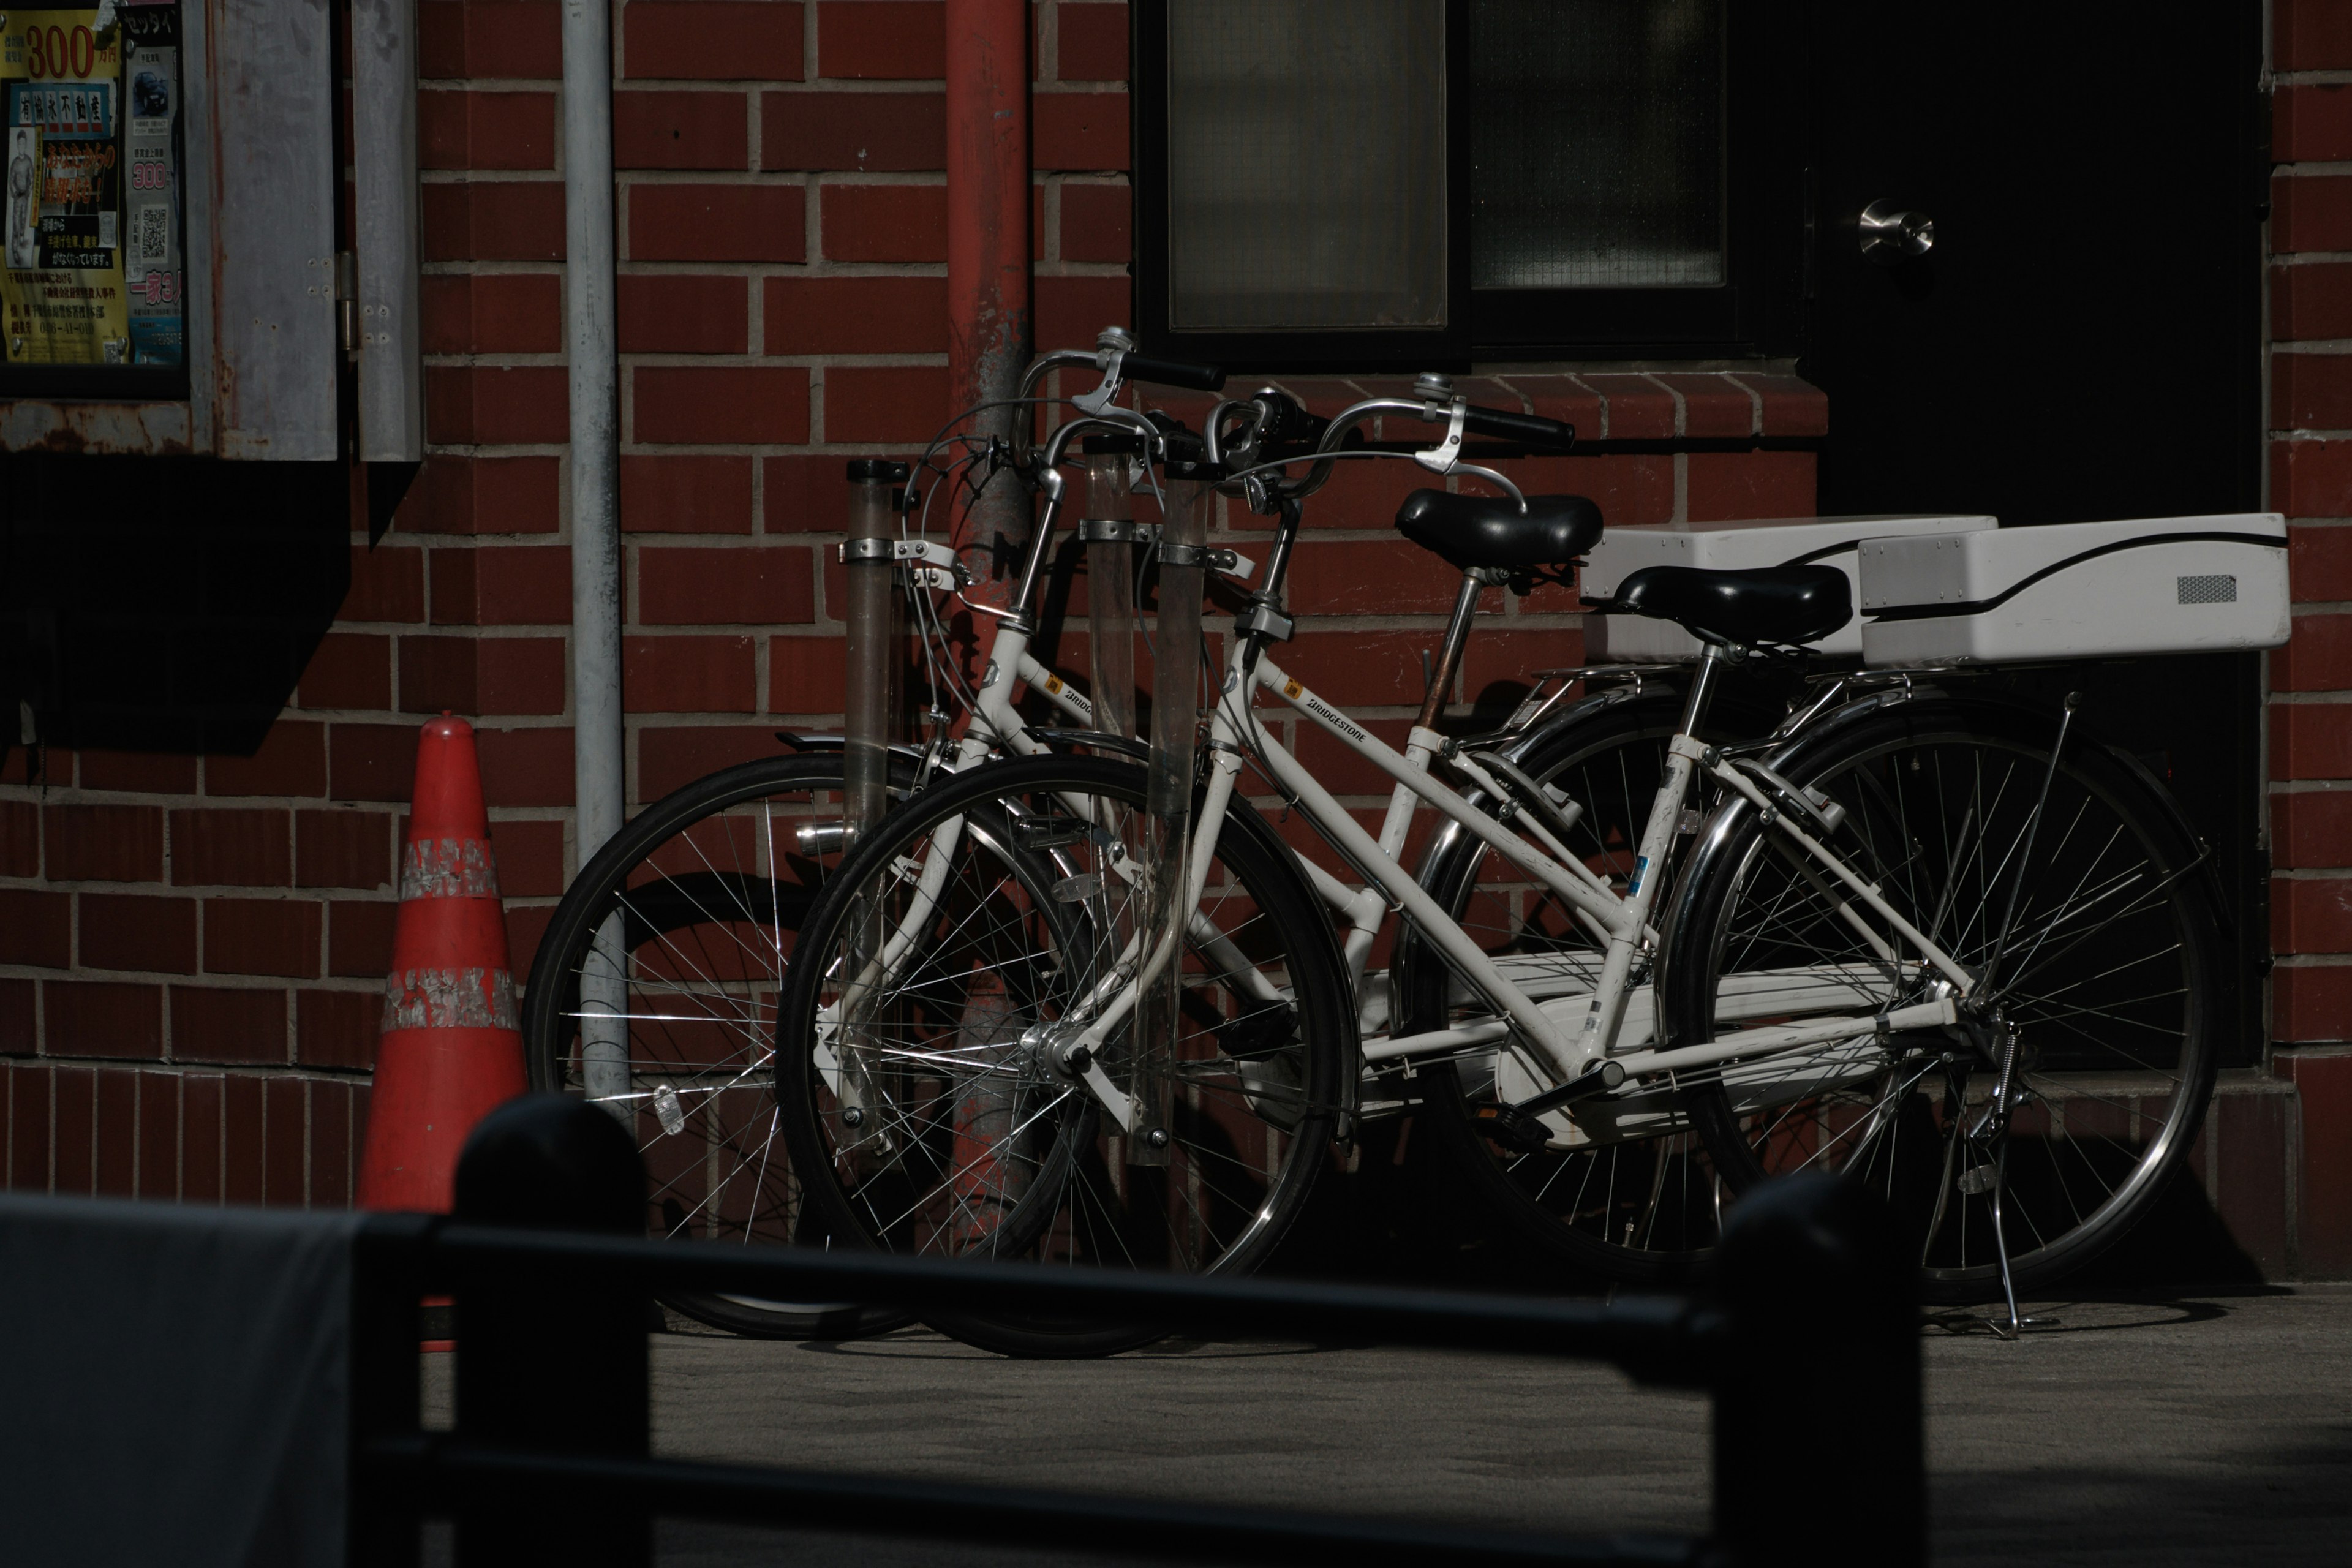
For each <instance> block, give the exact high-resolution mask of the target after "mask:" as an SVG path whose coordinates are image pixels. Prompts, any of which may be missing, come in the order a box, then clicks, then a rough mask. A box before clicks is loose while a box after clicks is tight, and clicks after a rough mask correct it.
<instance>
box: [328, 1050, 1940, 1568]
mask: <svg viewBox="0 0 2352 1568" xmlns="http://www.w3.org/2000/svg"><path fill="white" fill-rule="evenodd" d="M643 1179H644V1178H643V1173H642V1169H641V1167H640V1166H639V1164H638V1162H637V1156H636V1153H635V1150H634V1148H633V1147H632V1146H631V1144H630V1141H629V1140H628V1139H627V1137H626V1136H625V1135H621V1134H620V1132H619V1129H618V1125H617V1123H615V1122H614V1121H612V1120H611V1119H609V1118H607V1117H605V1116H604V1114H603V1113H602V1112H601V1111H597V1110H592V1109H589V1108H586V1107H584V1106H583V1105H581V1104H580V1103H579V1102H577V1101H571V1100H559V1099H557V1098H556V1097H552V1096H548V1097H540V1098H536V1099H533V1100H517V1101H513V1102H510V1103H509V1105H508V1106H506V1107H502V1108H501V1109H500V1110H499V1111H497V1112H495V1113H493V1115H492V1117H491V1118H490V1119H488V1121H485V1122H484V1123H483V1125H482V1127H481V1128H480V1129H479V1130H478V1131H477V1133H476V1135H475V1138H474V1140H473V1141H472V1142H469V1143H468V1145H467V1152H466V1156H465V1160H464V1162H463V1163H462V1164H461V1165H460V1168H459V1177H458V1194H457V1215H456V1216H455V1217H453V1218H451V1219H446V1220H444V1219H440V1218H437V1217H429V1216H423V1215H382V1216H376V1217H373V1218H372V1219H370V1220H369V1221H368V1222H367V1223H366V1226H365V1228H364V1229H363V1231H362V1235H361V1237H360V1241H359V1253H358V1257H359V1267H358V1269H357V1272H356V1278H355V1283H354V1337H353V1345H354V1366H353V1381H352V1394H353V1402H352V1403H353V1411H354V1421H353V1431H352V1468H351V1476H352V1542H353V1553H352V1560H353V1562H355V1563H369V1564H387V1565H388V1564H392V1563H398V1564H400V1565H401V1568H409V1565H411V1564H414V1563H415V1562H416V1560H417V1552H418V1542H419V1539H420V1535H419V1526H420V1523H421V1521H423V1520H424V1519H425V1518H427V1517H436V1516H442V1517H449V1518H452V1519H454V1520H455V1521H456V1524H457V1551H458V1561H459V1563H461V1564H467V1565H478V1564H481V1563H500V1564H505V1563H523V1562H547V1563H564V1564H565V1565H566V1568H587V1565H589V1564H597V1565H604V1564H614V1565H618V1564H624V1563H626V1564H643V1563H651V1562H652V1560H653V1548H652V1521H653V1519H654V1518H655V1517H656V1516H664V1517H697V1518H711V1519H725V1520H732V1521H747V1522H757V1523H762V1524H768V1525H774V1526H784V1527H792V1528H795V1529H808V1530H829V1531H864V1532H887V1533H891V1534H898V1535H908V1536H919V1537H930V1538H935V1539H940V1540H952V1541H956V1542H969V1543H992V1544H998V1545H1004V1544H1012V1545H1020V1546H1030V1547H1060V1548H1081V1549H1090V1550H1095V1551H1101V1552H1118V1553H1133V1554H1138V1555H1147V1556H1159V1557H1176V1558H1186V1557H1190V1558H1196V1559H1202V1560H1207V1559H1215V1560H1219V1561H1234V1562H1269V1563H1270V1562H1280V1563H1295V1562H1297V1561H1299V1560H1301V1559H1302V1558H1306V1557H1307V1556H1309V1555H1310V1554H1324V1553H1337V1552H1344V1553H1345V1554H1346V1559H1345V1560H1346V1561H1348V1562H1349V1563H1351V1564H1375V1563H1414V1564H1416V1565H1417V1568H1423V1565H1426V1564H1427V1563H1431V1562H1433V1561H1434V1562H1446V1563H1535V1562H1554V1563H1560V1562H1570V1563H1729V1564H1752V1563H1768V1562H1779V1561H1781V1560H1784V1559H1787V1558H1790V1557H1793V1556H1797V1555H1800V1554H1801V1556H1802V1557H1803V1559H1804V1560H1805V1561H1807V1562H1808V1563H1814V1564H1842V1563H1855V1564H1860V1563H1871V1564H1908V1563H1923V1562H1924V1561H1925V1560H1926V1550H1927V1549H1926V1522H1925V1518H1926V1513H1925V1510H1926V1489H1925V1481H1924V1466H1923V1456H1922V1442H1921V1432H1920V1415H1919V1351H1918V1322H1917V1315H1916V1307H1915V1286H1914V1279H1915V1274H1914V1271H1913V1269H1912V1268H1911V1266H1910V1264H1909V1262H1908V1260H1907V1259H1906V1257H1905V1256H1904V1252H1903V1249H1902V1248H1901V1247H1900V1246H1899V1245H1898V1244H1897V1242H1896V1240H1895V1236H1894V1234H1893V1229H1892V1225H1891V1222H1890V1220H1889V1218H1888V1216H1887V1214H1886V1211H1885V1208H1884V1206H1883V1205H1880V1204H1879V1203H1878V1202H1877V1200H1876V1199H1875V1198H1874V1197H1873V1196H1872V1195H1871V1194H1868V1193H1867V1192H1864V1191H1863V1190H1862V1189H1860V1188H1857V1187H1853V1186H1851V1185H1848V1184H1841V1183H1836V1182H1832V1181H1831V1180H1829V1179H1827V1178H1810V1177H1808V1178H1794V1179H1790V1180H1789V1181H1786V1182H1783V1183H1781V1184H1778V1185H1777V1186H1774V1187H1769V1188H1766V1189H1763V1190H1760V1191H1759V1192H1757V1193H1756V1194H1751V1195H1750V1196H1748V1198H1747V1199H1745V1200H1744V1201H1743V1202H1742V1203H1741V1204H1740V1205H1739V1206H1738V1210H1737V1211H1736V1213H1735V1215H1734V1216H1733V1221H1732V1223H1731V1225H1730V1226H1728V1228H1727V1231H1726V1234H1725V1236H1724V1239H1723V1242H1722V1245H1721V1247H1719V1248H1718V1249H1717V1257H1716V1259H1715V1263H1714V1267H1713V1274H1712V1281H1711V1284H1710V1287H1709V1289H1707V1290H1706V1292H1705V1293H1703V1294H1701V1295H1698V1296H1695V1297H1691V1298H1680V1297H1658V1298H1652V1299H1642V1300H1622V1301H1612V1302H1609V1303H1605V1304H1604V1303H1595V1302H1589V1301H1569V1300H1538V1299H1532V1298H1517V1297H1508V1296H1486V1295H1467V1294H1455V1293H1448V1292H1440V1291H1429V1290H1404V1289H1378V1288H1362V1287H1354V1286H1339V1285H1323V1284H1307V1283H1290V1282H1283V1281H1277V1280H1268V1279H1235V1280H1223V1279H1186V1278H1174V1277H1166V1276H1153V1275H1139V1274H1120V1273H1114V1272H1110V1271H1106V1270H1087V1269H1068V1270H1045V1269H1039V1268H1023V1267H1018V1266H996V1265H984V1264H961V1263H948V1262H931V1261H926V1260H921V1259H912V1258H895V1257H890V1256H887V1255H882V1254H853V1253H844V1252H837V1251H836V1252H822V1251H815V1250H803V1249H799V1248H781V1247H778V1248H761V1247H750V1248H745V1247H720V1246H714V1245H710V1244H708V1243H694V1242H660V1241H648V1240H644V1239H640V1238H639V1237H634V1236H624V1235H618V1234H595V1233H596V1232H599V1231H604V1232H618V1231H623V1230H635V1229H637V1228H638V1227H640V1226H642V1223H643V1222H642V1217H641V1216H642V1214H643V1209H642V1206H641V1205H642V1197H641V1194H642V1184H643ZM688 1290H698V1291H729V1292H734V1293H739V1294H743V1295H749V1296H757V1297H763V1298H767V1299H772V1300H856V1301H864V1302H869V1303H873V1304H876V1305H886V1306H893V1307H903V1308H906V1309H908V1310H914V1311H917V1312H923V1311H932V1310H940V1311H959V1312H977V1313H987V1312H1002V1313H1039V1314H1050V1315H1052V1316H1053V1317H1055V1318H1056V1319H1060V1320H1080V1319H1091V1320H1095V1321H1102V1322H1105V1323H1150V1324H1154V1325H1160V1324H1164V1325H1166V1326H1167V1327H1168V1328H1169V1329H1170V1330H1171V1331H1183V1332H1189V1333H1194V1334H1202V1335H1211V1336H1225V1337H1235V1338H1272V1337H1279V1338H1292V1339H1296V1338H1304V1339H1309V1340H1329V1339H1334V1338H1339V1339H1345V1340H1348V1341H1350V1342H1366V1341H1370V1342H1381V1343H1387V1344H1396V1345H1422V1346H1443V1347H1454V1348H1462V1349H1474V1350H1480V1351H1488V1352H1521V1353H1525V1354H1528V1355H1530V1356H1567V1357H1575V1358H1580V1359H1586V1360H1600V1361H1607V1362H1612V1363H1615V1364H1616V1365H1618V1366H1619V1367H1622V1369H1623V1370H1624V1371H1626V1372H1627V1373H1631V1374H1632V1375H1633V1377H1634V1378H1635V1379H1637V1380H1639V1381H1642V1382H1646V1383H1654V1384H1675V1385H1681V1386H1686V1387H1702V1388H1706V1389H1707V1390H1708V1391H1710V1392H1711V1394H1713V1397H1714V1444H1713V1448H1714V1530H1713V1532H1712V1534H1711V1535H1709V1536H1707V1537H1705V1538H1700V1539H1681V1538H1669V1539H1660V1538H1655V1537H1652V1538H1633V1537H1622V1536H1621V1537H1609V1538H1594V1539H1585V1540H1576V1539H1570V1538H1564V1537H1559V1536H1549V1535H1538V1534H1529V1533H1524V1532H1517V1533H1505V1532H1500V1531H1478V1530H1470V1529H1464V1528H1459V1527H1454V1526H1448V1525H1436V1524H1414V1523H1411V1522H1401V1521H1395V1520H1392V1519H1389V1518H1386V1517H1381V1518H1370V1517H1362V1516H1319V1515H1312V1514H1302V1513H1289V1512H1277V1511H1273V1510H1251V1509H1240V1508H1234V1507H1229V1506H1225V1505H1223V1504H1217V1503H1210V1502H1199V1503H1195V1502H1190V1501H1179V1500H1161V1499H1153V1500H1145V1499H1138V1498H1126V1497H1111V1496H1100V1495H1092V1494H1073V1493H1056V1492H1043V1491H1030V1490H1022V1489H1011V1488H994V1487H974V1486H969V1485H953V1484H947V1483H941V1482H935V1481H924V1480H916V1479H896V1478H877V1477H872V1476H866V1475H856V1474H843V1473H834V1472H817V1471H806V1470H796V1469H782V1468H751V1467H738V1466H730V1465H716V1464H704V1463H693V1462H687V1461H681V1460H674V1459H663V1458H655V1457H653V1456H652V1454H651V1452H650V1447H649V1426H650V1423H649V1414H650V1411H649V1394H648V1388H649V1356H648V1348H647V1335H646V1326H647V1313H648V1310H649V1307H648V1303H649V1302H650V1301H651V1300H652V1298H653V1297H654V1296H655V1295H656V1293H659V1292H673V1291H688ZM428 1295H447V1296H449V1297H451V1298H452V1299H453V1300H454V1301H455V1303H456V1308H455V1323H456V1339H457V1349H456V1358H455V1359H456V1363H457V1369H456V1370H457V1380H456V1382H457V1389H456V1403H457V1418H456V1426H455V1429H454V1430H453V1431H449V1432H429V1431H426V1430H425V1428H424V1427H423V1426H422V1423H421V1416H420V1410H421V1400H420V1386H419V1378H420V1373H419V1358H418V1355H417V1344H418V1340H419V1332H420V1322H421V1310H420V1306H419V1303H420V1302H421V1301H422V1300H424V1299H425V1297H426V1296H428ZM1556 1419H1558V1420H1559V1421H1560V1422H1563V1423H1573V1422H1575V1421H1576V1420H1578V1419H1579V1412H1578V1411H1577V1410H1576V1409H1575V1408H1574V1407H1573V1406H1572V1405H1563V1406H1562V1407H1561V1408H1560V1409H1559V1411H1558V1412H1557V1415H1556ZM1511 1441H1512V1437H1511V1434H1510V1433H1509V1431H1508V1430H1507V1429H1500V1430H1497V1432H1496V1442H1497V1443H1501V1444H1508V1443H1509V1442H1511ZM1342 1462H1344V1461H1342Z"/></svg>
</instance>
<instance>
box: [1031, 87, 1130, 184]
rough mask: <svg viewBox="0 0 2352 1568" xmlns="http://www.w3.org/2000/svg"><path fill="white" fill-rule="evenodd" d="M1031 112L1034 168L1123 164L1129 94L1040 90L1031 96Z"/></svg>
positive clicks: (1110, 167)
mask: <svg viewBox="0 0 2352 1568" xmlns="http://www.w3.org/2000/svg"><path fill="white" fill-rule="evenodd" d="M1029 113H1030V122H1029V139H1030V146H1031V153H1030V162H1031V163H1033V164H1034V165H1035V166H1036V167H1038V168H1040V169H1091V170H1103V171H1108V170H1114V169H1117V170H1124V169H1125V168H1126V167H1127V164H1128V145H1127V94H1125V93H1123V92H1040V93H1036V94H1034V95H1032V97H1031V99H1030V110H1029Z"/></svg>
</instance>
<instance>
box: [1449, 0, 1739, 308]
mask: <svg viewBox="0 0 2352 1568" xmlns="http://www.w3.org/2000/svg"><path fill="white" fill-rule="evenodd" d="M1723 13H1724V0H1470V53H1471V77H1472V79H1473V80H1474V81H1475V83H1476V87H1475V90H1474V94H1473V100H1472V102H1471V104H1470V106H1469V110H1470V128H1471V143H1470V145H1471V163H1472V168H1473V174H1472V176H1471V201H1472V211H1471V225H1470V226H1471V254H1472V257H1473V264H1472V268H1471V286H1472V287H1473V288H1477V289H1671V288H1715V287H1718V286H1720V285H1721V284H1722V283H1723V281H1724V216H1723V209H1724V167H1723V165H1724V157H1723V121H1724V110H1723V99H1724V87H1723V76H1724V72H1723V37H1724V15H1723Z"/></svg>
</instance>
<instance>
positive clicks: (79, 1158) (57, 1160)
mask: <svg viewBox="0 0 2352 1568" xmlns="http://www.w3.org/2000/svg"><path fill="white" fill-rule="evenodd" d="M50 1095H51V1104H52V1105H53V1107H54V1110H53V1112H52V1114H54V1115H55V1116H56V1118H57V1131H56V1132H55V1133H54V1135H53V1140H52V1143H51V1151H52V1152H51V1159H52V1160H53V1162H54V1176H53V1179H54V1186H53V1187H52V1189H51V1190H52V1191H55V1192H58V1193H60V1194H67V1193H69V1194H74V1195H76V1196H85V1195H87V1194H89V1192H90V1191H91V1190H92V1186H93V1184H94V1183H95V1180H96V1176H97V1154H98V1074H97V1073H96V1072H95V1071H93V1070H92V1069H90V1068H57V1069H56V1073H55V1079H54V1082H53V1085H52V1087H51V1089H50Z"/></svg>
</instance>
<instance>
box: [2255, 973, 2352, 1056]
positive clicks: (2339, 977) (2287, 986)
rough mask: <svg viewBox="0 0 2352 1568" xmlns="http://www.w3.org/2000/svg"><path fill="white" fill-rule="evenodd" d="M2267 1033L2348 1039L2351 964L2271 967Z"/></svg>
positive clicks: (2351, 1010) (2350, 1033)
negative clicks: (2269, 1028)
mask: <svg viewBox="0 0 2352 1568" xmlns="http://www.w3.org/2000/svg"><path fill="white" fill-rule="evenodd" d="M2271 1033H2272V1034H2273V1036H2275V1037H2277V1038H2278V1039H2280V1040H2283V1041H2298V1040H2305V1041H2335V1040H2344V1039H2352V964H2315V965H2309V966H2305V965H2301V964H2294V965H2290V964H2281V965H2280V966H2279V967H2278V968H2276V969H2274V970H2273V971H2272V972H2271Z"/></svg>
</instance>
